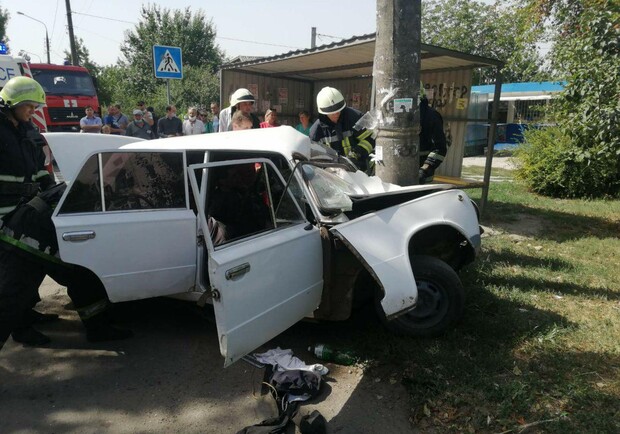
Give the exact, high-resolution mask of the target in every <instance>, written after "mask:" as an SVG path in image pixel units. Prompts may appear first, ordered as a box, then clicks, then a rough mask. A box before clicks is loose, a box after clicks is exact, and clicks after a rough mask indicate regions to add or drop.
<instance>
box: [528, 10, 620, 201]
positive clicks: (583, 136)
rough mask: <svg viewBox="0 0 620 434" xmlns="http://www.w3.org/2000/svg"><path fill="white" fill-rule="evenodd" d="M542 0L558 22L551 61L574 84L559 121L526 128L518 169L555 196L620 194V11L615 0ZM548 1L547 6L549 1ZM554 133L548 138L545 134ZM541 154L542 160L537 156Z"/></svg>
mask: <svg viewBox="0 0 620 434" xmlns="http://www.w3.org/2000/svg"><path fill="white" fill-rule="evenodd" d="M542 3H544V5H541V4H538V6H539V10H542V11H544V12H545V13H550V14H551V16H552V21H551V26H552V27H553V28H554V32H555V38H554V49H553V51H552V66H553V69H554V70H555V71H556V73H557V74H559V75H561V78H563V79H565V80H566V82H567V84H566V87H565V89H564V91H563V92H562V94H561V95H560V96H559V97H558V98H557V100H556V104H555V106H554V109H555V110H554V118H555V122H556V123H557V127H556V128H554V129H553V130H552V131H549V132H531V133H529V134H526V142H527V143H528V145H527V146H526V147H525V148H524V150H523V151H522V152H521V153H520V154H519V158H521V159H522V161H523V164H522V169H521V170H520V171H519V176H520V177H521V178H522V179H524V180H526V182H527V185H528V186H529V188H530V189H532V190H533V191H538V192H540V193H543V194H548V195H551V196H556V197H600V196H612V197H618V196H620V75H619V74H618V71H620V25H619V24H618V23H619V22H620V13H619V6H618V3H617V2H613V1H608V0H557V1H554V2H550V3H551V4H549V2H542ZM543 6H545V7H543ZM546 140H547V141H549V142H547V143H545V141H546ZM538 160H540V161H538Z"/></svg>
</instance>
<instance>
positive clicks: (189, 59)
mask: <svg viewBox="0 0 620 434" xmlns="http://www.w3.org/2000/svg"><path fill="white" fill-rule="evenodd" d="M141 16H142V18H141V21H140V22H139V23H138V24H137V25H136V28H135V30H133V31H128V32H126V34H125V41H124V44H123V45H122V46H121V52H122V53H123V56H124V58H125V59H124V60H123V61H122V62H121V65H122V66H124V67H126V68H129V71H128V72H129V73H128V82H127V83H126V85H127V87H128V88H129V89H130V92H132V93H137V92H145V93H147V94H151V93H154V92H156V88H157V87H158V86H160V85H161V84H162V83H163V82H160V83H158V82H157V81H156V80H155V79H154V78H153V49H152V47H153V45H169V46H173V47H181V50H182V52H183V65H184V66H192V67H202V68H206V70H207V71H208V72H209V73H211V74H213V73H215V72H216V71H217V69H218V67H219V65H220V64H221V62H222V58H223V53H222V51H221V50H220V48H219V47H218V46H217V45H216V43H215V26H214V25H213V23H212V21H211V20H209V19H207V17H206V16H205V14H204V12H203V11H202V10H200V9H199V10H198V11H195V12H193V13H192V12H191V10H190V8H189V7H188V8H186V9H185V10H183V11H182V10H180V9H174V10H170V9H166V8H163V9H162V8H161V7H160V6H158V5H149V6H142V11H141Z"/></svg>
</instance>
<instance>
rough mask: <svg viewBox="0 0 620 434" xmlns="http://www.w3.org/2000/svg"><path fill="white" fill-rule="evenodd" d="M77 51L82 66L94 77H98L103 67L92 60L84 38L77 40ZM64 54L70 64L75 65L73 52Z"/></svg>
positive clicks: (67, 51)
mask: <svg viewBox="0 0 620 434" xmlns="http://www.w3.org/2000/svg"><path fill="white" fill-rule="evenodd" d="M75 49H76V51H77V55H78V57H79V58H80V65H81V66H83V67H84V68H86V69H88V71H90V73H91V75H92V76H93V77H95V76H97V75H98V74H99V71H100V70H101V67H100V66H99V65H97V64H96V63H95V62H93V61H92V60H91V59H90V52H89V51H88V48H86V45H85V44H84V40H83V39H82V38H77V40H76V41H75ZM64 53H65V58H66V59H69V62H70V63H71V64H73V56H71V51H69V50H65V51H64Z"/></svg>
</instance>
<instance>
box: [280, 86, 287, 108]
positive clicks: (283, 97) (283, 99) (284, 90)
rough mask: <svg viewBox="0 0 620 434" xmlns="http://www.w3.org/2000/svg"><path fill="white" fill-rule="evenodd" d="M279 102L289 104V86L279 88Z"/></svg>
mask: <svg viewBox="0 0 620 434" xmlns="http://www.w3.org/2000/svg"><path fill="white" fill-rule="evenodd" d="M278 103H280V104H288V87H280V88H278Z"/></svg>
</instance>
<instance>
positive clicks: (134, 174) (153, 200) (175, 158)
mask: <svg viewBox="0 0 620 434" xmlns="http://www.w3.org/2000/svg"><path fill="white" fill-rule="evenodd" d="M101 167H102V169H101V173H102V180H103V190H104V198H105V209H106V211H118V210H144V209H162V208H164V209H165V208H185V207H186V200H185V182H184V176H183V175H184V168H183V154H182V153H181V152H174V153H172V152H109V153H102V154H101Z"/></svg>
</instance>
